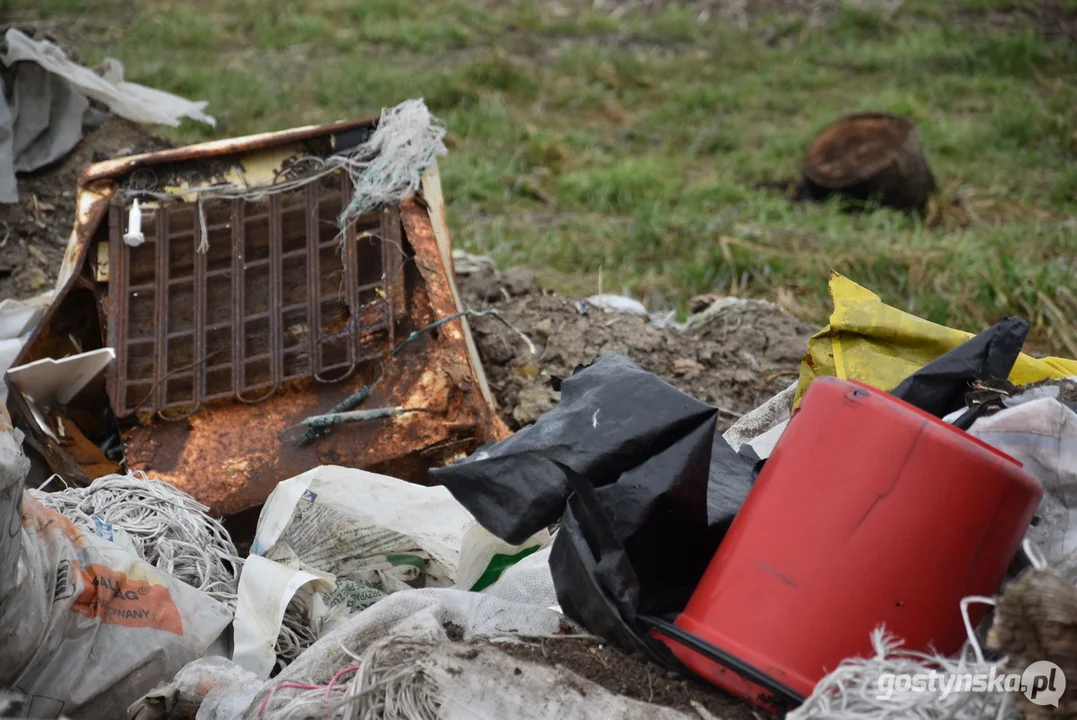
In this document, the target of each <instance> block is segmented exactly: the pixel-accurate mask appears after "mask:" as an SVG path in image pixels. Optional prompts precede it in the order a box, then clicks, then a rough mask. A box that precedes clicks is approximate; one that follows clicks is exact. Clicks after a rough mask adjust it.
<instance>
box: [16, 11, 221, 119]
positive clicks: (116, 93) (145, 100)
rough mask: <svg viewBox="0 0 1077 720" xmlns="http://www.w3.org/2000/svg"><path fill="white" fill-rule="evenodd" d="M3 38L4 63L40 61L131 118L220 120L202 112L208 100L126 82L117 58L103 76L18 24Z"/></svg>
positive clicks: (46, 67)
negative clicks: (190, 98)
mask: <svg viewBox="0 0 1077 720" xmlns="http://www.w3.org/2000/svg"><path fill="white" fill-rule="evenodd" d="M4 39H5V40H6V41H7V53H6V54H4V55H3V56H2V57H0V59H2V60H3V62H4V64H5V65H11V64H12V63H15V62H18V61H24V60H25V61H28V62H34V63H37V64H38V65H40V66H41V67H43V68H45V69H46V70H48V71H49V72H51V73H55V74H56V75H59V76H61V77H62V78H64V79H65V80H67V81H68V82H70V83H71V84H72V85H74V86H75V87H77V88H78V89H79V90H80V91H81V92H82V93H84V94H85V95H86V96H87V97H89V98H92V99H94V100H97V101H98V102H101V103H103V104H105V105H107V106H108V109H109V110H111V111H112V112H114V113H116V114H117V115H119V116H120V117H123V118H127V119H128V120H131V121H132V122H137V123H150V124H159V125H170V126H172V127H176V126H178V125H179V124H180V120H181V119H183V118H191V119H192V120H197V121H199V122H204V123H207V124H209V125H214V126H215V125H216V124H217V121H216V120H214V119H213V118H212V117H211V116H209V115H207V114H206V113H204V112H203V110H204V109H205V107H206V105H207V104H208V103H206V102H205V101H199V102H192V101H190V100H185V99H184V98H181V97H179V96H178V95H173V94H172V93H167V92H163V91H161V90H154V89H153V88H148V87H146V86H145V85H139V84H137V83H132V82H125V81H124V79H123V65H121V64H120V62H119V61H118V60H115V59H112V58H109V59H108V60H106V64H107V72H106V75H105V76H104V77H103V76H101V75H98V74H97V73H95V72H94V71H93V70H90V69H89V68H86V67H83V66H82V65H79V64H78V63H74V62H71V61H70V60H68V59H67V58H66V57H64V53H63V51H62V50H61V49H60V48H59V47H57V46H56V45H54V44H53V43H51V42H49V41H48V40H34V39H33V38H31V37H29V36H28V35H26V34H25V33H23V32H21V31H19V30H17V29H16V28H10V29H8V31H7V34H6V35H4Z"/></svg>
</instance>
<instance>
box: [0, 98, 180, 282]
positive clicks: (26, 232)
mask: <svg viewBox="0 0 1077 720" xmlns="http://www.w3.org/2000/svg"><path fill="white" fill-rule="evenodd" d="M166 147H169V143H167V142H166V141H164V140H161V139H159V138H155V137H153V136H152V135H151V134H150V133H149V132H148V131H147V130H146V128H144V127H143V126H140V125H136V124H135V123H131V122H128V121H126V120H122V119H119V118H114V119H112V120H109V121H108V122H107V123H105V124H104V125H103V126H102V127H100V128H98V129H97V130H93V131H91V132H89V133H87V134H86V135H85V136H84V137H83V138H82V141H81V142H79V144H78V145H77V146H76V147H75V149H74V150H73V151H72V152H70V153H69V154H68V155H67V156H66V157H64V158H63V159H62V160H61V161H59V162H58V163H56V164H54V165H50V166H49V167H47V168H42V169H41V170H38V171H36V172H33V173H27V174H20V175H19V176H18V183H19V202H18V203H17V204H15V205H0V300H3V299H5V298H24V297H28V296H30V295H36V294H37V293H40V292H43V291H44V290H47V289H48V288H49V287H50V286H51V285H52V284H53V283H54V282H55V281H56V274H57V272H58V271H59V270H60V263H61V262H62V261H63V257H64V248H65V247H66V246H67V241H68V238H69V236H70V235H71V228H72V226H73V225H74V223H75V188H76V185H77V184H78V177H79V173H80V172H82V168H83V167H85V166H86V165H89V164H90V163H94V162H99V161H101V160H108V159H110V158H114V157H123V156H125V155H135V154H138V153H143V152H150V151H152V150H159V149H162V148H166Z"/></svg>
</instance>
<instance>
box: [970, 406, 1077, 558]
mask: <svg viewBox="0 0 1077 720" xmlns="http://www.w3.org/2000/svg"><path fill="white" fill-rule="evenodd" d="M968 432H969V434H970V435H972V436H974V437H977V438H979V439H980V440H983V441H984V442H986V443H988V444H990V445H993V446H994V447H996V448H998V449H999V450H1001V451H1002V452H1004V453H1006V454H1007V455H1010V456H1011V457H1013V458H1015V459H1016V460H1018V461H1019V462H1020V463H1022V464H1023V465H1024V466H1025V469H1026V470H1028V471H1029V472H1030V473H1032V474H1033V475H1035V476H1036V478H1037V479H1038V480H1039V481H1040V483H1041V484H1042V485H1043V489H1044V495H1043V500H1042V501H1041V503H1040V508H1039V511H1038V512H1037V515H1038V516H1039V518H1040V522H1038V523H1036V524H1034V525H1032V526H1030V527H1029V530H1028V533H1027V535H1026V537H1027V538H1028V539H1030V540H1032V541H1033V542H1035V543H1036V545H1037V546H1038V547H1039V549H1040V551H1041V552H1042V553H1043V555H1044V557H1045V558H1046V559H1047V561H1048V562H1049V563H1051V564H1056V565H1065V564H1066V563H1072V562H1073V561H1072V559H1071V558H1072V556H1073V553H1074V552H1075V551H1077V414H1075V413H1074V412H1073V411H1072V410H1070V409H1069V408H1068V407H1066V406H1065V405H1063V404H1062V403H1060V402H1058V401H1057V400H1055V399H1052V398H1040V399H1038V400H1032V401H1030V402H1024V403H1021V404H1019V405H1017V406H1016V407H1012V408H1007V409H1005V410H1002V411H1001V412H998V413H996V414H994V415H991V416H989V417H985V418H981V419H979V420H977V421H976V422H975V423H974V424H973V425H972V427H971V428H970V429H969V431H968Z"/></svg>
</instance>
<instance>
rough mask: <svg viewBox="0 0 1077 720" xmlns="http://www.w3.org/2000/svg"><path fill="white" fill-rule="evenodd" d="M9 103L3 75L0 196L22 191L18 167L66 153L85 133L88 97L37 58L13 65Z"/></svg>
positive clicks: (10, 198) (5, 198) (7, 199)
mask: <svg viewBox="0 0 1077 720" xmlns="http://www.w3.org/2000/svg"><path fill="white" fill-rule="evenodd" d="M11 73H12V74H13V76H14V78H13V82H12V88H11V104H10V105H9V104H8V101H7V99H6V98H5V97H4V93H3V90H4V82H3V79H2V78H0V202H3V203H15V202H18V200H19V196H18V191H17V185H16V182H17V181H16V177H15V175H16V173H20V172H31V171H33V170H37V169H38V168H41V167H44V166H46V165H48V164H50V163H53V162H56V161H57V160H59V159H60V158H62V157H64V156H65V155H67V154H68V153H69V152H71V150H72V149H73V148H74V147H75V146H76V145H77V144H78V142H79V140H80V139H81V138H82V127H83V122H84V118H87V117H88V119H90V120H92V119H93V113H92V111H90V103H89V101H87V100H86V98H85V97H83V96H82V94H80V93H79V92H78V91H76V90H75V89H74V87H72V86H71V84H70V83H68V82H67V81H66V80H64V79H63V78H62V77H60V76H58V75H54V74H52V73H50V72H48V71H47V70H45V69H44V68H42V67H41V66H40V65H37V64H36V63H18V64H16V65H15V67H14V68H13V69H12V70H11Z"/></svg>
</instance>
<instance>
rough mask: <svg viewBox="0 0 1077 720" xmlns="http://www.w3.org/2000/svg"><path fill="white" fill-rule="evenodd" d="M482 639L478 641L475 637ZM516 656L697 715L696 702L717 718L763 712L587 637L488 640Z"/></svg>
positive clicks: (751, 717) (736, 719) (740, 719)
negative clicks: (512, 641) (499, 641)
mask: <svg viewBox="0 0 1077 720" xmlns="http://www.w3.org/2000/svg"><path fill="white" fill-rule="evenodd" d="M480 642H481V641H480ZM493 647H496V648H497V649H498V650H501V651H502V652H504V653H506V654H508V655H510V656H512V657H514V658H517V659H520V660H527V661H530V662H534V663H539V664H542V665H547V666H558V665H560V666H561V667H563V668H565V669H566V670H571V671H572V672H574V673H576V674H577V675H579V676H580V677H583V678H586V679H587V680H590V681H591V682H593V683H596V684H598V685H601V686H602V687H603V688H605V689H606V690H609V691H610V692H612V693H616V694H618V695H624V696H625V697H628V698H631V699H633V700H639V701H642V702H647V703H653V704H655V705H663V706H665V707H670V708H673V709H675V710H681V711H683V712H685V713H687V714H689V715H691V716H693V717H696V716H698V715H697V711H696V709H695V707H696V705H698V706H700V707H703V708H704V709H705V710H707V711H709V712H710V713H711V714H712V715H713V716H714V717H716V718H722V720H756V714H753V713H757V714H758V717H760V718H764V717H770V716H769V715H767V713H765V712H763V711H762V710H759V709H757V708H753V707H751V706H750V705H747V704H745V703H744V702H742V701H740V700H738V699H736V698H734V697H733V696H731V695H727V694H726V693H724V692H722V691H721V690H719V689H718V688H716V687H714V686H712V685H709V684H707V683H705V682H703V681H701V680H697V679H695V678H693V677H687V676H684V675H680V674H678V673H675V672H670V671H668V670H664V669H662V668H660V667H658V666H657V665H655V664H654V663H652V662H650V661H649V660H648V659H646V658H645V657H643V656H642V655H636V654H633V655H629V654H627V653H625V652H624V651H622V650H621V649H619V648H616V647H613V646H610V645H608V644H605V643H602V642H599V641H596V640H594V639H590V638H547V639H541V640H536V641H534V642H528V643H496V644H493Z"/></svg>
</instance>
